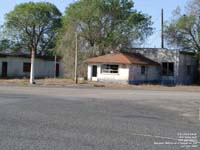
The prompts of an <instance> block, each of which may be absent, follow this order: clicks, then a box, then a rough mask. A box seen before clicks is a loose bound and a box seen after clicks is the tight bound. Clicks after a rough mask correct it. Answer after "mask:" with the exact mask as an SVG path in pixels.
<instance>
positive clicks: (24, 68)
mask: <svg viewBox="0 0 200 150" xmlns="http://www.w3.org/2000/svg"><path fill="white" fill-rule="evenodd" d="M26 65H28V66H26ZM23 72H24V73H30V72H31V63H30V62H23Z"/></svg>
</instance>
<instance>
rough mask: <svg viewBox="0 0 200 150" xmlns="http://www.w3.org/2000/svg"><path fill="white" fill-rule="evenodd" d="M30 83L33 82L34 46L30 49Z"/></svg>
mask: <svg viewBox="0 0 200 150" xmlns="http://www.w3.org/2000/svg"><path fill="white" fill-rule="evenodd" d="M30 84H35V48H32V51H31V72H30Z"/></svg>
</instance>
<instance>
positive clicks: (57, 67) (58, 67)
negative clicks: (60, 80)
mask: <svg viewBox="0 0 200 150" xmlns="http://www.w3.org/2000/svg"><path fill="white" fill-rule="evenodd" d="M59 75H60V66H59V64H58V63H57V64H56V77H59Z"/></svg>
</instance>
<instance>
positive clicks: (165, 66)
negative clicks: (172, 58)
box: [162, 62, 174, 76]
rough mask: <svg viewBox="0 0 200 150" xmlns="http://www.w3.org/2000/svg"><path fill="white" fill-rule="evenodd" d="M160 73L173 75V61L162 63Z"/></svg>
mask: <svg viewBox="0 0 200 150" xmlns="http://www.w3.org/2000/svg"><path fill="white" fill-rule="evenodd" d="M162 75H163V76H174V63H173V62H164V63H162Z"/></svg>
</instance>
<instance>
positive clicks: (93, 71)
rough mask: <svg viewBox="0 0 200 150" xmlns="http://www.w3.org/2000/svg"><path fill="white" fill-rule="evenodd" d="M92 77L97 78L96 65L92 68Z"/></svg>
mask: <svg viewBox="0 0 200 150" xmlns="http://www.w3.org/2000/svg"><path fill="white" fill-rule="evenodd" d="M92 77H97V66H96V65H93V66H92Z"/></svg>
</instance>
